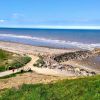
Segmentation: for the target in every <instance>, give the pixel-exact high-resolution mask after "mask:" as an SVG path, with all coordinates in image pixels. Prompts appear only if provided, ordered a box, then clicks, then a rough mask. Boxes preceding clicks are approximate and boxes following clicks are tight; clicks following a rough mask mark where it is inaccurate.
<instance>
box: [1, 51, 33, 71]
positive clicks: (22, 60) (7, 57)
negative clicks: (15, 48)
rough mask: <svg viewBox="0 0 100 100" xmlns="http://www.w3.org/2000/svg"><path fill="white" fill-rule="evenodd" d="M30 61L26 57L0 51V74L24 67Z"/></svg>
mask: <svg viewBox="0 0 100 100" xmlns="http://www.w3.org/2000/svg"><path fill="white" fill-rule="evenodd" d="M30 60H31V58H30V57H28V56H21V55H19V54H14V53H11V52H8V51H5V50H2V49H0V72H2V71H5V70H10V69H14V68H15V69H16V68H20V67H22V66H24V65H25V64H27V63H28V62H29V61H30Z"/></svg>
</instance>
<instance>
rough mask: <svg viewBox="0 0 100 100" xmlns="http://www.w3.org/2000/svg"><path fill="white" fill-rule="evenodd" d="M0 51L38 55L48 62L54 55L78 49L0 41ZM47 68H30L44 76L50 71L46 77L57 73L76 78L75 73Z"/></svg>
mask: <svg viewBox="0 0 100 100" xmlns="http://www.w3.org/2000/svg"><path fill="white" fill-rule="evenodd" d="M0 49H4V50H7V51H10V52H14V53H18V54H26V55H33V56H37V57H38V56H39V54H40V55H42V56H45V57H47V59H48V60H50V59H51V60H52V58H50V57H52V56H55V55H59V54H65V53H70V52H76V51H79V49H57V48H49V47H39V46H32V45H27V44H22V43H15V42H5V41H0ZM80 51H81V50H80ZM49 58H50V59H49ZM50 63H51V62H50ZM55 63H56V62H54V63H51V64H53V65H54V64H55ZM47 64H48V61H47ZM53 65H52V66H53ZM70 65H71V64H70ZM74 65H75V63H74ZM57 66H58V67H59V66H60V65H59V64H58V65H57ZM48 67H49V66H48ZM48 67H47V68H36V67H32V66H31V68H32V69H33V70H35V71H36V72H37V73H41V74H44V75H45V72H46V70H47V72H49V71H50V73H46V75H53V76H54V75H57V73H59V74H61V76H62V75H63V76H67V77H70V75H71V76H76V75H75V73H73V72H69V71H67V70H66V71H64V70H58V69H49V68H48ZM83 69H84V68H83ZM91 70H92V71H94V70H93V69H91ZM56 72H57V73H56ZM71 73H72V74H71ZM57 76H58V75H57Z"/></svg>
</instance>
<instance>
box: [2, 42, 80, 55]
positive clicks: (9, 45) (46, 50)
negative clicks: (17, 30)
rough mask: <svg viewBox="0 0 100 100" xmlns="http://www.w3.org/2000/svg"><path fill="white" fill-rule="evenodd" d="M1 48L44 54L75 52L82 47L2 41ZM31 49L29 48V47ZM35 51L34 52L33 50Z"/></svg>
mask: <svg viewBox="0 0 100 100" xmlns="http://www.w3.org/2000/svg"><path fill="white" fill-rule="evenodd" d="M18 47H19V48H18ZM0 48H1V49H5V50H10V51H12V52H13V51H14V52H16V51H19V52H20V53H30V54H34V52H36V53H35V54H37V53H42V54H44V55H45V54H59V53H60V54H61V53H67V52H75V51H78V50H80V49H76V48H75V49H74V48H73V49H70V48H66V49H65V48H53V47H49V46H48V47H44V46H33V45H30V44H24V43H18V42H9V41H8V42H7V41H0ZM28 48H29V49H30V50H29V49H28ZM32 51H34V52H32Z"/></svg>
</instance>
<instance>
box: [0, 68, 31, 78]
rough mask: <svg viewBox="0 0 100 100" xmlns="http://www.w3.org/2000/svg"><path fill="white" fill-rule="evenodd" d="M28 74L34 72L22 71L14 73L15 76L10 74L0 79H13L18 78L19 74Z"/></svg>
mask: <svg viewBox="0 0 100 100" xmlns="http://www.w3.org/2000/svg"><path fill="white" fill-rule="evenodd" d="M27 72H32V71H31V70H29V71H24V70H21V71H20V72H17V73H13V74H10V75H7V76H4V77H0V79H7V78H11V77H16V76H17V75H18V74H23V73H27Z"/></svg>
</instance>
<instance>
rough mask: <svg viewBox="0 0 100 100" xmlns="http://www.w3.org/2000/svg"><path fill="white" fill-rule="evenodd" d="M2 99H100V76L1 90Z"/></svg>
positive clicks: (0, 99) (0, 98) (0, 96)
mask: <svg viewBox="0 0 100 100" xmlns="http://www.w3.org/2000/svg"><path fill="white" fill-rule="evenodd" d="M0 100H100V76H92V77H87V78H83V79H75V80H63V81H58V82H57V83H52V84H36V85H25V84H24V85H23V86H22V87H20V88H19V89H15V88H12V89H6V90H2V91H1V92H0Z"/></svg>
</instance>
